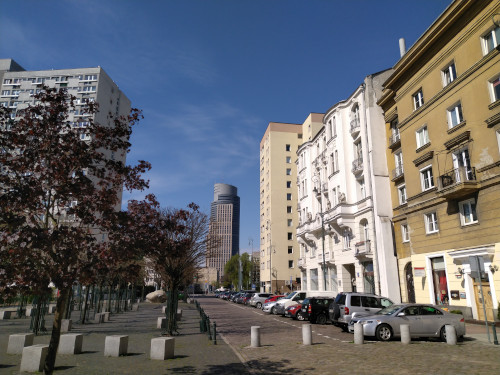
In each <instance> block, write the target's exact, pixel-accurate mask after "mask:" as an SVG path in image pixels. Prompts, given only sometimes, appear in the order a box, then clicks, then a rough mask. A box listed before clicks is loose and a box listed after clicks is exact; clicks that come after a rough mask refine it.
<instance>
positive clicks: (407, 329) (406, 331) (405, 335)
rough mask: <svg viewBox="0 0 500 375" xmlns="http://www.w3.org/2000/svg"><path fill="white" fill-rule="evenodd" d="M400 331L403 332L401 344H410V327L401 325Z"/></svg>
mask: <svg viewBox="0 0 500 375" xmlns="http://www.w3.org/2000/svg"><path fill="white" fill-rule="evenodd" d="M399 329H400V331H401V344H405V345H407V344H409V343H410V342H411V335H410V325H409V324H401V325H400V326H399Z"/></svg>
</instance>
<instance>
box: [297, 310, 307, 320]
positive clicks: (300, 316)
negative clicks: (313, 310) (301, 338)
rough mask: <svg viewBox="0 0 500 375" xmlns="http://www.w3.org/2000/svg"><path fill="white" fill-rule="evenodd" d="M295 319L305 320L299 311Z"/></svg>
mask: <svg viewBox="0 0 500 375" xmlns="http://www.w3.org/2000/svg"><path fill="white" fill-rule="evenodd" d="M297 320H301V321H302V320H306V318H305V317H304V315H303V314H302V313H301V312H300V311H299V312H298V313H297Z"/></svg>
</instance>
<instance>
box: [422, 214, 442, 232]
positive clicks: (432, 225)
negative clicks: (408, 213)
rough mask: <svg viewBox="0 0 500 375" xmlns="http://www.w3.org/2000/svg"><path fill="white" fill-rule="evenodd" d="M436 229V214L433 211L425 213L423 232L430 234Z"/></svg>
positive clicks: (437, 229)
mask: <svg viewBox="0 0 500 375" xmlns="http://www.w3.org/2000/svg"><path fill="white" fill-rule="evenodd" d="M438 231H439V228H438V221H437V214H436V213H435V212H431V213H428V214H425V232H426V233H427V234H431V233H436V232H438Z"/></svg>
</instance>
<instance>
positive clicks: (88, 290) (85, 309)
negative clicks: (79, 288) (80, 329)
mask: <svg viewBox="0 0 500 375" xmlns="http://www.w3.org/2000/svg"><path fill="white" fill-rule="evenodd" d="M89 292H90V285H87V288H85V302H84V303H83V311H82V314H83V315H82V324H85V318H86V317H87V304H88V301H89Z"/></svg>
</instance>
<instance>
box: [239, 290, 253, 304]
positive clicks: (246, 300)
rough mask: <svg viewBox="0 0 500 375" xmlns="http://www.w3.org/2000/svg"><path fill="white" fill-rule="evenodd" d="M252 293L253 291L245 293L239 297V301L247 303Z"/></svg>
mask: <svg viewBox="0 0 500 375" xmlns="http://www.w3.org/2000/svg"><path fill="white" fill-rule="evenodd" d="M254 294H255V293H245V295H244V296H243V297H242V298H241V303H242V304H244V305H248V302H249V301H250V298H252V296H253V295H254Z"/></svg>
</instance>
